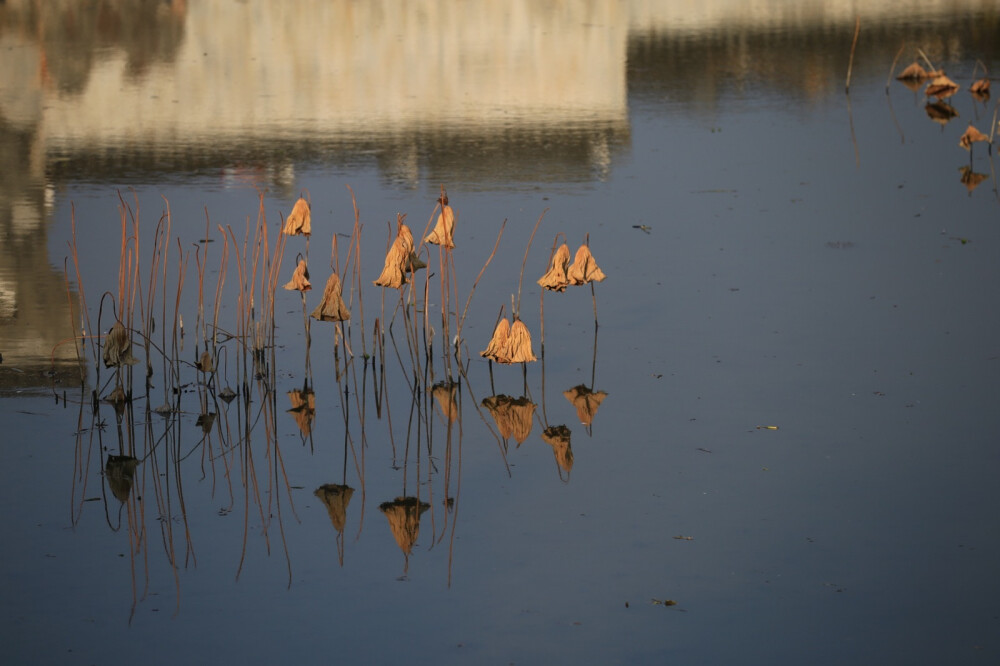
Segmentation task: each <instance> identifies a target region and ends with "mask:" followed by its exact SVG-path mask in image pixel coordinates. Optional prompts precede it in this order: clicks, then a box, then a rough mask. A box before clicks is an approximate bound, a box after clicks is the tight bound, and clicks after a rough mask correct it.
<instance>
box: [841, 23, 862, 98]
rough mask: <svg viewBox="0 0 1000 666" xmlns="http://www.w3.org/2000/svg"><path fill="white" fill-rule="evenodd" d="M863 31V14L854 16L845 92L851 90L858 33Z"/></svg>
mask: <svg viewBox="0 0 1000 666" xmlns="http://www.w3.org/2000/svg"><path fill="white" fill-rule="evenodd" d="M860 32H861V16H860V15H858V16H856V17H855V18H854V41H853V42H851V59H850V61H848V63H847V83H846V84H845V85H844V92H845V93H850V92H851V70H852V69H853V68H854V49H855V48H856V47H857V46H858V33H860Z"/></svg>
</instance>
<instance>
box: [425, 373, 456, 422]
mask: <svg viewBox="0 0 1000 666" xmlns="http://www.w3.org/2000/svg"><path fill="white" fill-rule="evenodd" d="M457 388H458V384H456V383H455V382H438V383H437V384H435V385H434V386H433V388H431V395H433V396H434V399H435V400H436V401H437V404H438V409H440V410H441V415H442V416H443V417H445V418H446V419H448V421H450V422H451V423H454V422H455V420H456V419H458V402H457V401H456V400H455V390H456V389H457Z"/></svg>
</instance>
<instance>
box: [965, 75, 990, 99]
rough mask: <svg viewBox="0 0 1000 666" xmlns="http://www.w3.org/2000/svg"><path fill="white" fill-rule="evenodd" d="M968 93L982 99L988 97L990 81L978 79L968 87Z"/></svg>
mask: <svg viewBox="0 0 1000 666" xmlns="http://www.w3.org/2000/svg"><path fill="white" fill-rule="evenodd" d="M969 91H970V92H972V94H974V95H981V96H983V97H989V94H990V80H989V79H985V78H984V79H978V80H976V81H973V82H972V85H970V86H969Z"/></svg>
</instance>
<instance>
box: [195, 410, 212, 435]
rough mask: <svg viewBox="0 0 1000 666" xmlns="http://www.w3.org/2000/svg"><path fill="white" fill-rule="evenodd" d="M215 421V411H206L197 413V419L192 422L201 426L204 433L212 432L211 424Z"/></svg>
mask: <svg viewBox="0 0 1000 666" xmlns="http://www.w3.org/2000/svg"><path fill="white" fill-rule="evenodd" d="M214 423H215V412H206V413H204V414H199V415H198V420H197V421H195V422H194V424H195V425H196V426H198V427H200V428H201V431H202V432H203V433H205V434H206V435H207V434H208V433H210V432H212V424H214Z"/></svg>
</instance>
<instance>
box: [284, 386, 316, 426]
mask: <svg viewBox="0 0 1000 666" xmlns="http://www.w3.org/2000/svg"><path fill="white" fill-rule="evenodd" d="M288 399H289V401H291V403H292V408H291V409H289V410H288V413H289V414H292V415H293V416H295V423H296V424H297V425H298V426H299V430H300V431H301V432H302V434H303V435H309V433H311V432H312V422H313V418H314V417H315V416H316V394H315V393H313V392H312V390H310V389H305V390H302V389H295V390H293V391H289V392H288Z"/></svg>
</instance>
